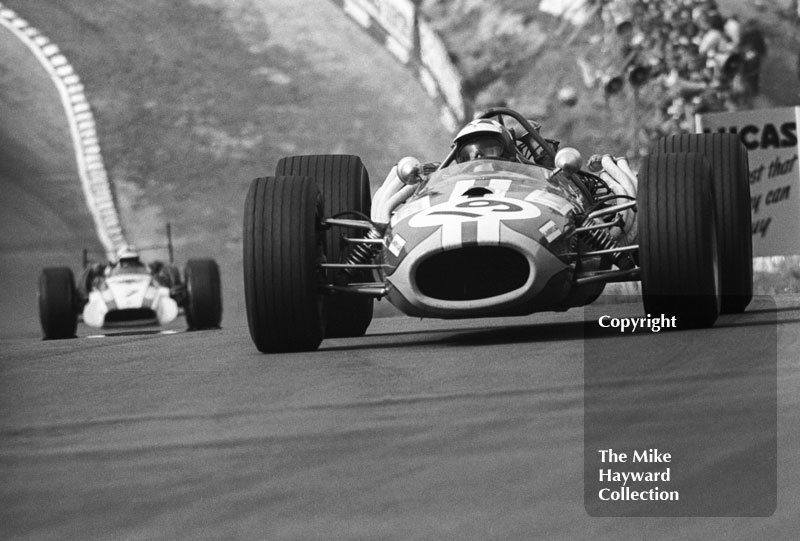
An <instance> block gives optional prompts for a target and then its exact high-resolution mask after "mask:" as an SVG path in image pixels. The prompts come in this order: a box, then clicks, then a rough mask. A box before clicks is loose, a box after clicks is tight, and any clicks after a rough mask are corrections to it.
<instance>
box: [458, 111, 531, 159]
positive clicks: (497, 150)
mask: <svg viewBox="0 0 800 541" xmlns="http://www.w3.org/2000/svg"><path fill="white" fill-rule="evenodd" d="M453 144H454V145H455V146H456V162H458V163H464V162H468V161H471V160H477V159H479V158H489V159H495V160H514V159H515V158H516V147H515V145H514V137H513V136H512V135H511V132H509V131H508V129H506V127H505V126H503V125H502V124H500V123H499V122H498V121H496V120H491V119H488V118H478V119H476V120H473V121H472V122H470V123H469V124H467V125H466V126H464V127H463V128H462V129H461V131H460V132H458V135H456V138H455V139H454V140H453Z"/></svg>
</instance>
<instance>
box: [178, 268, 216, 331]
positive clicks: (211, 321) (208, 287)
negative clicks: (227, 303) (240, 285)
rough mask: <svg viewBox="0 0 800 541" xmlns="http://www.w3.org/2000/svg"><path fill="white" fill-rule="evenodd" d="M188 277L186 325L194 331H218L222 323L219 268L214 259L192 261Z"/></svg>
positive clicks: (187, 272)
mask: <svg viewBox="0 0 800 541" xmlns="http://www.w3.org/2000/svg"><path fill="white" fill-rule="evenodd" d="M184 275H185V276H186V304H185V306H184V312H185V314H186V323H187V325H188V326H189V328H190V329H192V330H196V331H199V330H205V329H216V328H218V327H219V324H220V323H221V322H222V287H221V284H220V278H219V266H218V265H217V262H216V261H214V260H213V259H190V260H189V261H187V262H186V268H185V269H184Z"/></svg>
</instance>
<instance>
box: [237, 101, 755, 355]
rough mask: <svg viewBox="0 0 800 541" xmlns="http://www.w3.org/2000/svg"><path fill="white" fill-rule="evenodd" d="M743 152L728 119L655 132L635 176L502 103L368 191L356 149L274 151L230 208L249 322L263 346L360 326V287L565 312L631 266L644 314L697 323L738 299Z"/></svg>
mask: <svg viewBox="0 0 800 541" xmlns="http://www.w3.org/2000/svg"><path fill="white" fill-rule="evenodd" d="M750 221H751V219H750V187H749V182H748V162H747V152H746V150H745V148H744V146H743V145H742V144H741V143H740V142H739V140H738V137H737V136H736V135H734V134H722V133H715V134H691V135H678V136H670V137H665V138H662V139H660V140H658V141H657V142H656V143H655V144H654V145H653V146H652V147H651V149H650V153H649V155H648V156H647V157H646V158H645V159H644V160H643V163H642V164H641V167H640V168H639V171H638V174H635V173H634V172H633V171H632V169H631V167H630V166H629V164H628V162H627V160H625V159H624V158H614V157H612V156H610V155H594V156H592V157H591V158H590V159H589V160H588V162H587V163H586V164H585V165H584V164H583V163H582V158H581V156H580V154H579V153H578V151H577V150H575V149H574V148H564V149H561V150H558V142H556V141H554V140H551V139H546V138H545V137H543V136H542V135H541V134H540V126H539V125H538V123H536V122H534V121H531V120H529V119H527V118H525V117H524V116H523V115H520V114H519V113H518V112H516V111H513V110H511V109H507V108H497V109H492V110H490V111H488V112H487V113H485V114H483V115H482V116H481V117H480V118H478V119H476V120H474V121H472V122H470V123H469V124H468V125H467V126H465V127H464V128H463V129H462V130H461V131H460V132H459V134H458V135H457V136H456V138H455V140H454V143H453V146H452V147H451V149H450V152H449V153H448V154H447V156H446V157H445V158H444V159H443V160H442V161H441V162H435V163H425V164H422V163H420V162H419V161H418V160H416V159H414V158H404V159H402V160H400V162H399V163H398V164H397V166H395V167H394V168H392V171H391V172H390V173H389V175H388V176H387V178H386V180H385V181H384V183H383V184H382V186H381V187H380V188H379V189H378V190H377V192H376V193H375V196H374V198H372V199H371V198H370V186H369V177H368V174H367V171H366V169H365V167H364V166H363V164H362V162H361V160H360V159H359V158H358V157H356V156H343V155H309V156H294V157H289V158H283V159H281V160H280V161H279V162H278V165H277V170H276V172H275V176H270V177H264V178H258V179H255V180H254V181H253V182H252V184H251V186H250V190H249V192H248V195H247V200H246V204H245V215H244V234H243V242H244V278H245V295H246V301H247V316H248V322H249V326H250V335H251V337H252V339H253V342H254V343H255V345H256V347H257V348H258V349H259V350H260V351H262V352H280V351H300V350H312V349H316V348H317V347H318V346H319V344H320V342H321V341H322V340H323V339H324V338H330V337H347V336H360V335H362V334H364V333H365V332H366V329H367V327H368V325H369V323H370V321H371V318H372V304H373V300H374V299H376V298H377V299H381V298H386V299H388V301H389V302H391V303H392V304H393V305H394V306H396V307H397V308H399V309H400V310H401V311H402V312H403V313H405V314H407V315H410V316H415V317H434V318H472V317H489V316H510V315H514V316H521V315H527V314H531V313H534V312H541V311H563V310H567V309H569V308H572V307H578V306H584V305H586V304H589V303H591V302H593V301H594V300H596V299H597V298H598V297H599V296H600V294H601V293H602V292H603V289H604V287H605V285H606V284H608V283H611V282H627V281H635V280H640V281H641V291H642V299H643V302H644V308H645V311H646V312H647V313H648V314H653V315H656V314H657V315H661V314H664V315H666V316H668V317H672V316H674V317H675V318H676V320H677V325H678V326H679V327H683V328H692V327H707V326H711V325H713V324H714V322H715V321H716V319H717V317H718V315H719V314H720V313H724V312H741V311H743V310H744V309H745V308H746V306H747V305H748V303H749V302H750V300H751V298H752V291H753V282H752V241H751V231H750Z"/></svg>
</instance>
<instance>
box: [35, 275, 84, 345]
mask: <svg viewBox="0 0 800 541" xmlns="http://www.w3.org/2000/svg"><path fill="white" fill-rule="evenodd" d="M39 322H40V323H41V325H42V332H43V334H44V339H45V340H59V339H63V338H75V331H76V330H77V329H78V310H77V291H76V289H75V277H74V275H73V274H72V269H70V268H69V267H49V268H46V269H44V270H43V271H42V273H41V274H40V275H39Z"/></svg>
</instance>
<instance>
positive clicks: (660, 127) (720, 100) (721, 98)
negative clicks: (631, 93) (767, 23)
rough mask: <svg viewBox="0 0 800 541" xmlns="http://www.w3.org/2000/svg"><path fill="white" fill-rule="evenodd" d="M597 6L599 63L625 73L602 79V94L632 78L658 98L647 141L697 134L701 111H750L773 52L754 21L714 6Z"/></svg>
mask: <svg viewBox="0 0 800 541" xmlns="http://www.w3.org/2000/svg"><path fill="white" fill-rule="evenodd" d="M593 4H594V7H595V9H597V11H598V12H599V14H600V20H602V24H603V26H604V35H605V36H606V40H605V43H604V47H602V49H603V50H602V52H601V55H600V57H599V58H598V61H599V62H605V63H606V64H607V65H606V71H607V72H613V71H618V72H619V75H617V77H616V78H606V79H605V80H603V85H602V87H603V90H604V91H605V92H606V94H614V93H617V92H619V91H620V90H622V88H623V85H624V81H625V80H627V82H628V84H630V85H631V87H633V88H634V89H636V91H637V92H641V93H642V94H643V95H646V96H648V97H649V99H652V100H653V103H652V105H653V106H654V107H653V109H654V110H655V111H654V112H655V114H656V115H657V116H658V118H657V119H655V122H654V123H653V124H652V126H654V127H652V128H650V129H653V130H654V131H655V133H651V134H649V135H651V136H658V135H662V134H668V133H676V132H686V131H693V130H694V114H695V113H703V112H714V111H726V110H738V109H743V108H749V107H751V106H752V104H753V98H754V97H755V96H756V95H757V94H758V93H759V76H760V71H761V63H762V60H763V58H764V56H765V55H766V54H767V46H766V41H765V39H764V35H763V32H762V31H761V29H760V28H759V27H758V25H757V24H756V23H755V22H754V21H744V22H742V21H740V20H739V19H738V18H737V17H735V16H728V17H726V16H723V14H722V13H721V12H720V10H719V8H718V6H717V3H716V0H594V2H593ZM609 59H610V61H609ZM582 62H584V63H585V60H582ZM582 67H583V68H584V69H585V65H584V66H582Z"/></svg>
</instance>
